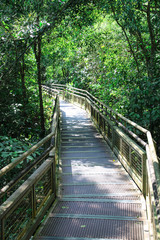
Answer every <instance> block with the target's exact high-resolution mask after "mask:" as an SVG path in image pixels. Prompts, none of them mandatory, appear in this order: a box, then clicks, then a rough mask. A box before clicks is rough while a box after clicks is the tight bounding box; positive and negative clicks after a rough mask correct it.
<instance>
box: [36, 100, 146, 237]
mask: <svg viewBox="0 0 160 240" xmlns="http://www.w3.org/2000/svg"><path fill="white" fill-rule="evenodd" d="M61 112H62V123H61V128H62V131H61V139H62V140H61V141H62V142H61V162H60V164H59V166H58V167H57V168H58V169H59V170H58V179H59V181H60V189H59V198H58V201H57V204H55V206H54V207H53V209H52V211H51V213H50V214H49V217H48V219H47V220H46V222H45V223H44V224H43V226H42V227H41V229H40V231H39V233H38V234H37V236H36V237H35V238H34V239H36V240H49V239H52V240H56V239H59V240H100V239H107V240H109V239H112V240H122V239H123V240H145V239H148V233H147V224H146V214H145V205H144V201H143V197H142V195H141V192H140V191H139V190H138V188H137V187H136V185H135V184H134V182H133V181H132V180H131V179H130V177H129V175H128V174H127V172H126V171H125V169H124V168H123V167H122V166H121V164H120V163H119V161H118V160H117V158H116V157H115V155H114V154H113V153H112V151H111V149H110V148H109V146H108V145H107V144H106V142H105V141H104V140H103V138H102V136H101V135H100V134H99V133H98V132H97V130H96V128H95V127H94V125H93V124H92V122H91V120H90V119H89V118H88V116H87V114H86V112H85V111H84V110H82V109H80V108H78V107H76V106H74V105H72V104H70V103H67V102H65V101H61Z"/></svg>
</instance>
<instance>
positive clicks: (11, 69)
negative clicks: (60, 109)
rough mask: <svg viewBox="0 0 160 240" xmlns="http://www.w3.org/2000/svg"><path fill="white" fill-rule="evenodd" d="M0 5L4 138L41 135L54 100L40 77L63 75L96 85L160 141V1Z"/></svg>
mask: <svg viewBox="0 0 160 240" xmlns="http://www.w3.org/2000/svg"><path fill="white" fill-rule="evenodd" d="M0 5H1V9H0V43H1V44H0V51H1V54H0V91H1V94H0V110H1V116H0V124H1V133H0V135H1V136H2V139H4V136H7V137H10V138H16V139H18V140H20V141H24V140H25V139H27V141H29V140H30V141H34V140H35V138H39V137H43V136H44V135H45V134H46V130H47V124H48V114H49V106H50V105H51V104H52V103H51V101H50V100H48V99H47V98H46V97H45V95H43V93H42V87H41V84H45V83H65V84H70V85H72V86H75V87H78V88H82V89H86V90H88V91H90V92H91V93H92V94H93V95H95V96H96V97H98V98H99V99H100V100H101V101H103V102H104V103H105V104H107V105H109V106H110V107H112V108H113V109H115V110H117V111H118V112H120V113H122V114H123V115H124V116H126V117H127V118H129V119H131V120H133V121H135V122H136V123H138V124H140V125H141V126H143V127H145V128H147V129H148V130H150V131H151V133H152V134H153V137H154V139H155V140H156V141H157V144H159V143H160V135H159V132H160V3H159V2H158V1H156V0H155V1H154V0H153V1H152V0H151V1H150V0H99V1H96V0H88V1H87V0H79V1H78V0H50V1H49V0H39V1H37V0H25V1H24V0H12V1H11V0H0ZM33 136H34V137H33ZM33 138H34V139H33ZM3 146H4V145H2V146H1V149H2V151H3Z"/></svg>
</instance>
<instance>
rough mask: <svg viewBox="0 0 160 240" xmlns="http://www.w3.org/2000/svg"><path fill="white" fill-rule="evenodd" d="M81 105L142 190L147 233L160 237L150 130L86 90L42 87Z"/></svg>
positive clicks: (159, 169) (158, 170)
mask: <svg viewBox="0 0 160 240" xmlns="http://www.w3.org/2000/svg"><path fill="white" fill-rule="evenodd" d="M43 87H44V89H45V90H46V91H48V92H50V94H53V93H55V94H56V93H57V92H58V93H59V95H60V96H61V97H62V98H63V99H65V100H67V101H70V102H72V103H74V104H78V105H79V106H80V107H82V108H84V109H85V110H86V111H87V112H88V113H89V114H90V116H91V118H92V120H93V121H94V123H95V125H96V126H97V128H98V129H99V131H100V132H101V134H102V135H103V137H104V138H105V140H106V141H107V142H108V144H109V145H110V147H111V148H112V150H113V151H114V153H115V154H116V156H117V157H118V158H119V160H120V161H121V163H122V164H123V166H124V167H125V169H126V170H127V171H128V173H129V174H130V176H131V177H132V178H133V180H134V181H135V182H136V184H137V185H138V187H139V188H140V190H141V191H142V193H143V195H144V197H145V200H146V206H147V214H148V222H149V228H150V236H152V237H153V239H160V201H159V197H160V166H159V162H158V158H157V155H156V151H155V147H154V141H153V139H152V136H151V133H150V132H149V131H148V130H147V129H144V128H143V127H141V126H139V125H138V124H136V123H134V122H133V121H131V120H128V119H127V118H125V117H124V116H122V115H121V114H119V113H118V112H116V111H114V110H113V109H111V108H110V107H108V106H106V105H105V104H104V103H102V102H100V101H99V100H98V99H97V98H95V97H94V96H93V95H91V94H90V93H89V92H87V91H86V90H82V89H77V88H73V87H71V86H66V85H61V84H52V85H48V86H43Z"/></svg>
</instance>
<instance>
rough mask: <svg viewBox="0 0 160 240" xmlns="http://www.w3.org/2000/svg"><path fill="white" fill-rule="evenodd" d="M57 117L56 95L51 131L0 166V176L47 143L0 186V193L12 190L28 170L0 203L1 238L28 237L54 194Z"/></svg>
mask: <svg viewBox="0 0 160 240" xmlns="http://www.w3.org/2000/svg"><path fill="white" fill-rule="evenodd" d="M53 95H55V94H53ZM59 119H60V111H59V97H58V96H57V97H56V100H55V105H54V110H53V118H52V123H51V133H50V134H49V135H47V136H46V137H45V138H43V139H42V140H41V141H40V142H38V143H37V144H36V145H34V146H33V147H31V148H30V149H29V150H28V151H27V152H25V153H23V154H22V155H21V156H20V157H18V158H16V159H15V160H14V161H13V162H11V163H10V164H9V165H7V166H5V167H4V168H3V169H1V170H0V178H2V177H3V176H5V175H6V174H7V173H9V172H10V171H12V170H13V169H14V168H16V166H18V165H19V164H21V163H23V162H24V161H26V158H27V157H28V156H30V155H31V154H32V153H34V152H35V151H36V150H37V149H39V148H40V147H42V146H45V147H46V146H47V145H49V146H48V148H47V149H46V150H45V151H44V153H42V155H41V156H40V157H38V158H37V159H36V160H35V161H33V162H32V163H31V164H29V165H28V166H27V167H26V168H25V169H23V170H22V171H21V173H20V175H19V174H18V173H17V174H18V177H16V178H15V179H14V180H12V181H11V182H10V183H7V184H6V185H5V186H4V187H3V188H2V189H1V192H0V196H1V197H3V196H4V195H5V194H8V193H9V192H10V191H12V188H13V187H14V186H15V185H16V184H17V182H18V181H20V180H21V179H23V178H24V176H28V175H27V174H28V173H30V172H31V175H30V176H29V177H28V178H27V180H25V181H24V182H23V184H22V185H21V186H20V187H18V188H17V190H16V191H15V192H14V193H13V194H11V196H10V197H9V198H8V199H7V200H6V201H5V202H4V203H3V204H2V205H1V206H0V237H1V239H2V240H9V239H16V240H18V239H20V240H27V239H30V237H31V236H32V234H33V232H34V231H35V229H36V228H37V226H38V225H39V223H40V222H41V220H42V219H43V217H44V215H45V214H46V211H47V209H48V208H49V207H50V205H51V204H52V203H53V201H54V200H55V198H56V173H55V164H56V158H57V157H58V151H59V150H58V147H59V129H60V128H59ZM31 170H32V171H31ZM33 170H34V171H33Z"/></svg>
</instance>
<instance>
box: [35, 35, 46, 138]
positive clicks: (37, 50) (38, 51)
mask: <svg viewBox="0 0 160 240" xmlns="http://www.w3.org/2000/svg"><path fill="white" fill-rule="evenodd" d="M34 53H35V57H36V62H37V71H38V88H39V103H40V117H41V134H40V136H41V137H44V136H45V121H44V111H43V98H42V86H41V36H38V39H37V41H35V44H34Z"/></svg>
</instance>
